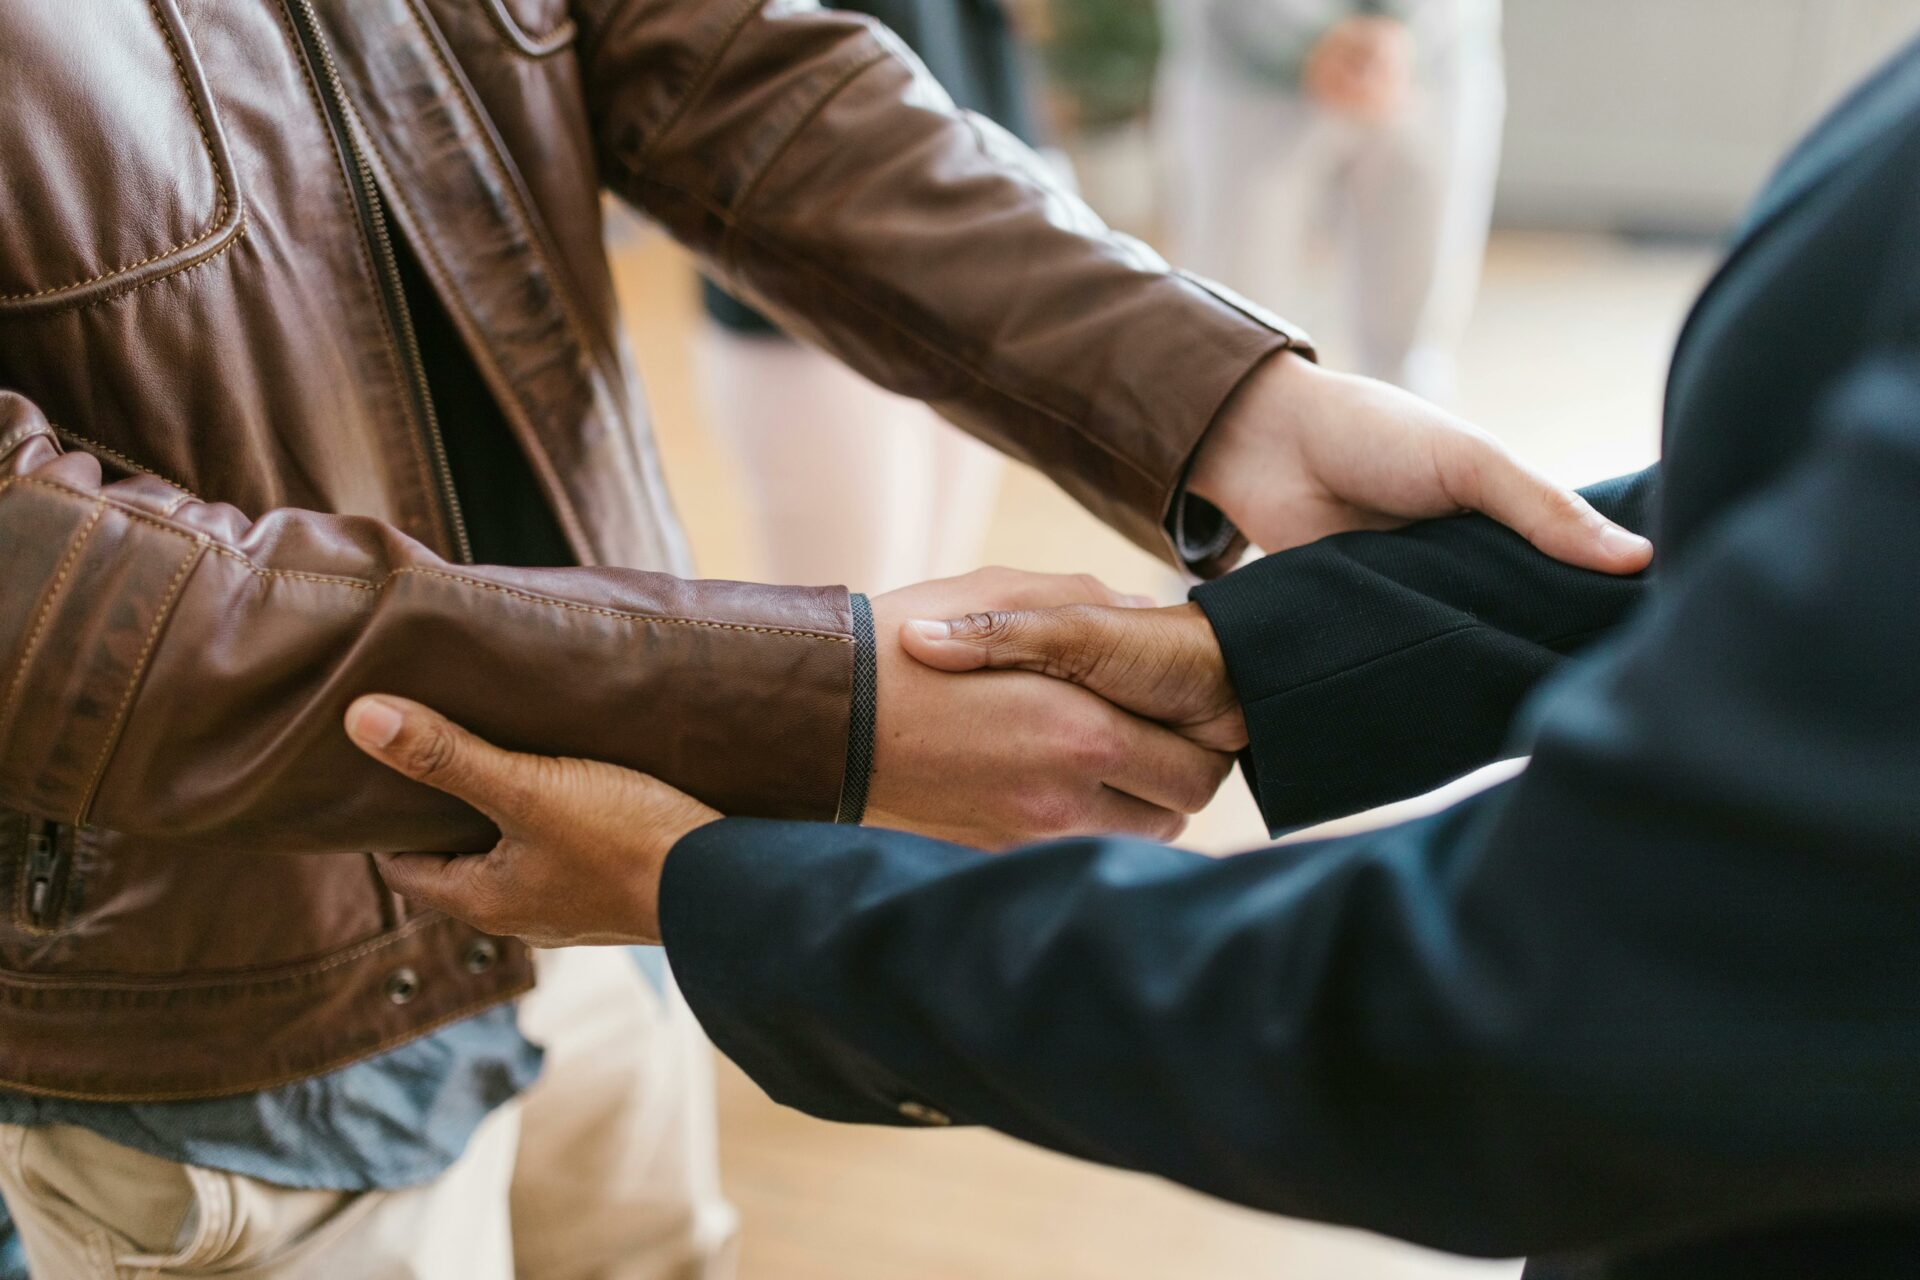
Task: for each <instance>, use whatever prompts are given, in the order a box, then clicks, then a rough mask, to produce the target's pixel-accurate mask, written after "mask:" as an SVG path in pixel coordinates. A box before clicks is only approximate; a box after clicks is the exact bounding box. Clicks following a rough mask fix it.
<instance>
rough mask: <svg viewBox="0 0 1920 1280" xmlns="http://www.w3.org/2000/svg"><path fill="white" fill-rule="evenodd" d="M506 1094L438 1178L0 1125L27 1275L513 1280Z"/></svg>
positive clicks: (515, 1129)
mask: <svg viewBox="0 0 1920 1280" xmlns="http://www.w3.org/2000/svg"><path fill="white" fill-rule="evenodd" d="M519 1125H520V1117H519V1113H518V1109H517V1106H508V1107H506V1108H503V1109H502V1110H500V1111H497V1112H495V1113H494V1114H493V1115H492V1116H489V1117H488V1118H487V1120H486V1122H485V1123H484V1124H482V1125H481V1127H480V1129H479V1130H478V1131H477V1132H476V1133H475V1135H474V1139H473V1141H472V1142H471V1143H470V1144H469V1145H468V1148H467V1150H466V1152H465V1153H464V1154H463V1155H462V1156H461V1158H460V1159H459V1160H458V1161H456V1162H455V1163H454V1165H453V1166H452V1167H451V1168H450V1169H448V1170H447V1172H446V1173H444V1174H442V1175H441V1176H440V1177H439V1178H437V1179H436V1180H434V1181H433V1182H432V1183H429V1184H427V1185H425V1186H421V1187H411V1188H405V1189H402V1190H395V1191H370V1192H339V1191H306V1190H294V1189H291V1188H287V1187H281V1186H276V1185H274V1184H272V1183H267V1182H262V1181H260V1180H258V1179H255V1178H248V1177H244V1176H242V1175H239V1174H233V1173H225V1172H222V1171H219V1170H214V1169H204V1168H200V1167H198V1166H194V1165H184V1164H176V1163H174V1162H173V1161H170V1160H163V1159H161V1158H159V1157H158V1156H152V1155H148V1154H147V1153H146V1152H143V1151H135V1150H133V1149H131V1148H128V1147H123V1146H120V1145H118V1144H117V1143H113V1142H110V1141H108V1140H107V1139H105V1138H102V1137H100V1136H99V1135H98V1134H95V1133H93V1132H92V1131H91V1130H88V1129H82V1128H77V1127H73V1126H69V1125H48V1126H42V1127H34V1128H23V1127H20V1126H15V1125H0V1194H4V1196H5V1197H6V1201H7V1205H8V1207H9V1209H11V1210H12V1213H13V1218H14V1223H15V1227H16V1229H17V1230H18V1231H19V1233H20V1238H21V1241H22V1243H23V1244H24V1245H25V1247H26V1251H27V1265H28V1268H29V1270H30V1271H31V1273H32V1274H33V1275H34V1277H35V1278H36V1280H42V1278H44V1280H187V1278H189V1277H197V1276H212V1275H218V1276H220V1277H221V1278H222V1280H341V1277H348V1276H351V1277H355V1278H356V1280H513V1240H512V1236H511V1232H510V1227H509V1219H508V1215H507V1189H508V1184H509V1182H510V1180H511V1177H512V1170H513V1163H514V1155H515V1149H516V1143H517V1138H518V1134H519Z"/></svg>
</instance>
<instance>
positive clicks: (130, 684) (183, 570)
mask: <svg viewBox="0 0 1920 1280" xmlns="http://www.w3.org/2000/svg"><path fill="white" fill-rule="evenodd" d="M204 545H205V544H204V543H196V544H195V546H194V548H193V550H192V551H191V552H189V553H188V554H187V558H186V559H184V560H182V561H181V562H180V567H179V568H178V569H175V570H174V572H173V581H171V582H169V583H168V584H167V593H166V594H165V595H164V596H162V597H160V607H159V609H158V610H157V611H156V612H155V614H154V619H153V625H152V626H150V627H148V628H147V638H146V641H145V642H144V643H143V644H142V645H141V646H140V655H139V657H137V658H135V659H134V663H133V674H132V675H131V676H130V677H129V678H128V679H127V689H126V692H125V693H123V694H121V695H120V706H119V709H118V710H116V711H115V712H114V713H113V720H112V722H111V723H110V724H108V726H107V734H106V738H105V740H104V741H103V742H102V743H101V745H100V758H99V759H98V760H96V761H95V762H94V765H93V777H92V778H91V779H89V780H88V782H87V789H86V791H85V792H83V793H82V794H81V797H80V807H79V809H78V810H77V811H76V812H75V814H74V819H73V820H74V822H75V823H77V824H78V825H80V826H83V827H84V826H85V825H87V811H88V810H90V809H92V808H93V801H94V797H95V796H97V795H98V794H99V792H100V783H101V780H102V779H103V778H105V777H106V774H107V761H108V760H109V759H111V758H112V757H113V752H114V748H115V747H117V746H119V745H120V733H121V731H122V730H123V729H124V728H125V727H126V722H127V712H128V711H130V710H132V708H133V699H134V695H135V694H136V693H138V692H139V690H140V686H141V685H143V684H145V683H146V676H147V669H148V664H149V663H150V662H151V661H152V658H153V649H154V646H155V645H156V644H157V643H159V640H160V632H161V631H162V630H163V629H164V628H165V627H166V625H167V620H168V619H169V618H171V617H173V606H174V602H175V601H176V600H177V599H179V596H180V589H181V588H182V587H184V586H185V585H186V582H187V576H188V574H190V573H191V572H192V571H193V567H194V566H195V565H197V564H199V563H200V552H201V548H202V547H203V546H204Z"/></svg>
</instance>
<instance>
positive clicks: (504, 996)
mask: <svg viewBox="0 0 1920 1280" xmlns="http://www.w3.org/2000/svg"><path fill="white" fill-rule="evenodd" d="M533 983H534V979H533V976H532V975H531V974H529V975H528V976H527V977H525V978H521V979H519V980H518V981H516V982H514V983H513V984H512V985H510V986H507V987H505V988H503V989H501V990H498V991H494V992H490V993H489V994H487V995H484V996H481V997H479V998H478V999H475V1000H469V1001H468V1002H467V1003H465V1004H463V1005H460V1006H459V1007H458V1008H456V1009H454V1010H453V1011H452V1012H450V1013H446V1014H443V1015H441V1016H440V1017H437V1018H431V1019H428V1020H427V1021H425V1022H421V1023H418V1024H416V1025H414V1026H411V1027H408V1028H407V1029H406V1030H404V1031H396V1032H394V1033H393V1034H392V1035H388V1036H383V1037H381V1038H380V1039H379V1040H378V1041H376V1042H375V1043H374V1044H373V1045H371V1046H369V1047H368V1048H365V1049H356V1050H354V1051H353V1052H352V1053H350V1054H348V1055H347V1056H345V1057H343V1058H338V1059H335V1058H324V1059H322V1062H321V1065H320V1067H319V1068H317V1070H320V1071H324V1070H325V1069H326V1068H327V1067H329V1066H336V1065H338V1066H344V1065H347V1064H349V1063H354V1062H359V1061H362V1060H363V1059H366V1058H370V1057H372V1056H374V1055H375V1054H377V1053H380V1052H381V1051H383V1050H385V1049H388V1048H390V1047H392V1046H393V1045H396V1044H401V1043H403V1042H405V1041H408V1040H416V1039H419V1038H420V1037H422V1036H425V1035H427V1034H429V1033H430V1032H432V1031H434V1030H436V1029H438V1028H440V1027H444V1026H446V1025H447V1024H448V1023H452V1022H458V1021H460V1020H461V1019H462V1018H467V1017H471V1016H472V1015H473V1014H475V1013H478V1012H479V1011H480V1010H482V1009H491V1008H493V1007H494V1006H495V1005H502V1004H505V1003H507V1002H508V1001H509V1000H516V999H518V998H519V997H521V996H523V995H525V994H526V993H527V992H529V991H531V990H533ZM315 1073H316V1068H313V1067H308V1068H301V1069H296V1070H293V1071H288V1072H284V1073H282V1074H281V1075H277V1076H271V1077H269V1078H267V1079H265V1080H258V1081H247V1082H245V1083H243V1084H239V1085H225V1086H222V1087H220V1088H218V1089H199V1090H193V1091H190V1092H184V1093H182V1092H170V1093H145V1094H123V1093H82V1092H78V1091H75V1090H70V1089H46V1088H42V1087H40V1086H38V1085H35V1084H33V1083H32V1082H30V1081H25V1080H7V1079H3V1078H0V1085H4V1086H5V1087H7V1088H9V1089H13V1090H16V1091H18V1092H20V1093H27V1094H33V1095H36V1096H38V1097H42V1098H66V1099H71V1100H73V1101H76V1102H96V1101H98V1102H116V1103H121V1102H176V1101H179V1102H184V1101H189V1100H191V1099H196V1098H225V1097H232V1096H233V1095H235V1094H241V1093H257V1092H260V1091H261V1090H264V1089H273V1088H277V1087H279V1086H280V1085H283V1084H292V1083H293V1082H295V1081H297V1080H310V1079H312V1078H313V1076H314V1075H315Z"/></svg>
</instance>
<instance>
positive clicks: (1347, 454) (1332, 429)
mask: <svg viewBox="0 0 1920 1280" xmlns="http://www.w3.org/2000/svg"><path fill="white" fill-rule="evenodd" d="M1187 488H1188V490H1189V491H1190V492H1192V493H1193V494H1195V495H1197V496H1198V497H1202V498H1205V499H1207V500H1208V501H1209V502H1212V503H1213V504H1214V505H1215V506H1218V507H1219V508H1220V509H1221V510H1222V511H1224V512H1226V514H1227V515H1228V517H1229V518H1231V519H1232V520H1233V521H1234V522H1235V523H1236V524H1238V525H1239V526H1240V528H1241V529H1242V530H1243V531H1244V532H1245V533H1246V534H1247V536H1248V537H1249V538H1251V539H1252V540H1253V542H1254V543H1255V544H1256V545H1257V546H1259V547H1261V548H1262V549H1264V550H1266V551H1283V550H1286V549H1288V548H1291V547H1297V546H1301V545H1304V544H1306V543H1309V542H1313V541H1316V540H1317V539H1320V538H1323V537H1326V536H1327V535H1329V534H1333V533H1344V532H1347V531H1349V530H1354V529H1390V528H1394V527H1397V526H1399V525H1403V524H1406V523H1408V522H1409V521H1413V520H1424V519H1430V518H1432V517H1435V516H1447V515H1454V514H1457V513H1459V512H1461V511H1480V512H1484V513H1485V514H1487V515H1489V516H1491V517H1493V518H1494V519H1495V520H1498V521H1499V522H1500V523H1502V524H1504V525H1507V526H1509V527H1510V528H1512V529H1514V530H1515V531H1517V532H1518V533H1520V534H1521V535H1522V536H1523V537H1525V538H1526V539H1527V541H1529V542H1531V543H1532V544H1533V545H1534V546H1535V547H1537V548H1538V549H1539V550H1541V551H1543V552H1545V553H1546V554H1547V555H1550V556H1552V557H1553V558H1555V559H1556V560H1562V561H1565V562H1566V563H1568V564H1572V565H1576V566H1578V567H1580V568H1584V569H1593V570H1596V571H1598V572H1602V573H1637V572H1639V571H1640V570H1641V569H1644V568H1645V567H1646V566H1647V563H1648V561H1649V560H1650V559H1651V558H1652V555H1653V548H1652V545H1651V544H1650V543H1648V542H1647V540H1646V539H1645V538H1642V537H1640V536H1638V535H1637V534H1633V533H1629V532H1628V531H1627V530H1625V529H1622V528H1620V527H1619V526H1617V525H1615V524H1613V523H1612V522H1611V521H1609V520H1607V519H1606V518H1605V517H1604V516H1602V515H1600V514H1599V513H1598V512H1596V511H1595V510H1594V509H1593V508H1592V507H1591V506H1589V505H1588V504H1587V503H1586V502H1585V501H1584V500H1583V499H1581V498H1580V497H1579V496H1578V495H1577V494H1574V493H1573V492H1571V491H1570V490H1567V489H1565V488H1562V487H1561V486H1559V485H1556V484H1554V483H1553V482H1552V481H1550V480H1548V479H1546V478H1545V477H1544V476H1541V475H1540V474H1539V473H1537V472H1535V471H1533V470H1532V469H1530V468H1528V467H1527V466H1525V465H1524V464H1522V463H1521V462H1520V461H1519V460H1518V459H1516V458H1515V457H1514V456H1513V455H1512V454H1510V453H1508V452H1507V450H1506V449H1505V448H1504V447H1503V446H1502V445H1501V444H1500V443H1499V442H1498V441H1496V440H1494V439H1493V438H1492V437H1491V436H1489V435H1487V434H1486V433H1485V432H1483V431H1481V430H1479V429H1478V428H1476V427H1473V426H1471V425H1469V424H1468V423H1466V422H1463V421H1461V420H1460V419H1458V418H1456V417H1454V416H1453V415H1451V414H1449V413H1446V412H1444V411H1443V410H1441V409H1439V408H1437V407H1436V406H1434V405H1432V404H1429V403H1427V402H1426V401H1424V400H1422V399H1420V398H1419V397H1418V396H1413V395H1409V394H1408V393H1406V392H1404V391H1401V390H1399V389H1398V388H1396V387H1391V386H1388V385H1387V384H1385V383H1382V382H1376V381H1373V380H1372V379H1369V378H1357V377H1353V376H1351V375H1347V374H1340V373H1334V372H1331V371H1329V370H1325V369H1321V368H1319V367H1318V366H1316V365H1314V364H1312V363H1311V362H1309V361H1307V360H1304V359H1302V358H1301V357H1299V356H1297V355H1294V354H1292V353H1290V352H1283V353H1281V354H1279V355H1277V356H1275V357H1274V358H1272V359H1270V360H1269V361H1267V363H1265V364H1264V365H1262V366H1261V367H1260V368H1259V369H1257V370H1255V372H1254V373H1253V374H1252V376H1250V377H1249V378H1248V379H1247V381H1246V383H1245V384H1244V385H1242V386H1241V388H1240V389H1239V391H1237V392H1236V393H1235V395H1234V397H1233V398H1232V399H1231V400H1230V401H1229V402H1228V403H1227V406H1226V408H1224V409H1223V410H1222V411H1221V413H1220V416H1219V418H1218V419H1217V420H1216V421H1215V422H1214V425H1213V427H1212V428H1211V430H1209V431H1208V433H1207V435H1206V437H1205V438H1204V439H1203V440H1202V441H1201V443H1200V448H1199V450H1198V451H1197V452H1196V453H1195V455H1194V460H1193V467H1192V470H1191V471H1190V472H1189V474H1188V481H1187Z"/></svg>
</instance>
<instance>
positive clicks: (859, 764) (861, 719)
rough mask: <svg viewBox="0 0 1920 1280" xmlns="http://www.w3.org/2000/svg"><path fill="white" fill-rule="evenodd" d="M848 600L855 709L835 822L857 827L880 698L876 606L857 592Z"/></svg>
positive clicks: (869, 776)
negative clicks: (874, 624)
mask: <svg viewBox="0 0 1920 1280" xmlns="http://www.w3.org/2000/svg"><path fill="white" fill-rule="evenodd" d="M848 600H849V603H850V604H851V606H852V610H853V710H852V714H851V715H850V716H848V718H847V768H846V776H845V780H844V781H843V782H841V784H840V808H839V810H838V811H837V812H836V813H835V814H834V816H833V820H834V821H835V822H846V823H852V824H855V825H858V824H859V822H860V820H861V819H863V818H865V817H866V816H867V784H868V782H869V781H870V780H871V779H872V777H873V726H874V719H875V716H876V715H877V713H878V711H879V706H880V699H879V691H878V685H879V681H878V677H877V675H876V671H875V653H874V641H873V605H872V604H871V603H870V602H869V601H868V600H867V598H866V597H865V596H863V595H861V594H860V593H859V592H857V591H856V592H854V593H852V595H851V596H849V597H848Z"/></svg>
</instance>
